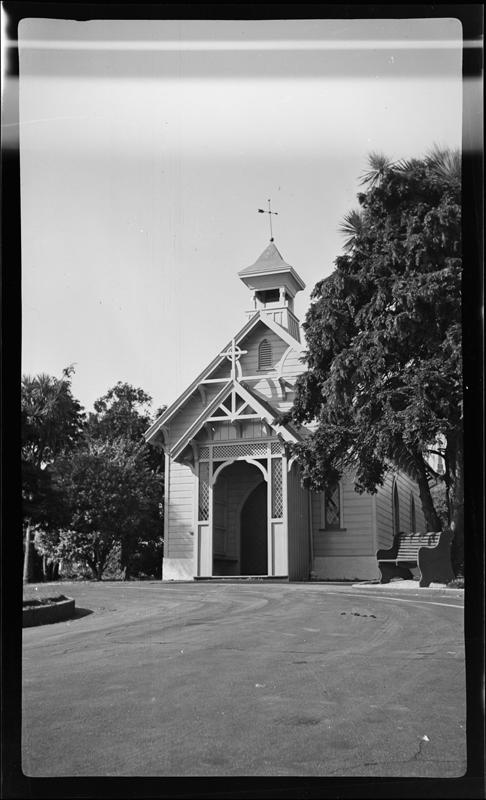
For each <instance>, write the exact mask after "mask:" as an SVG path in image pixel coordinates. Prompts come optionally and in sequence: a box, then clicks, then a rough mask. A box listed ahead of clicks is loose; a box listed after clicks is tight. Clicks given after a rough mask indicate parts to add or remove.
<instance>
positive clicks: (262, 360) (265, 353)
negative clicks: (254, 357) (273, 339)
mask: <svg viewBox="0 0 486 800" xmlns="http://www.w3.org/2000/svg"><path fill="white" fill-rule="evenodd" d="M271 366H272V345H271V344H270V342H269V341H268V339H263V340H262V341H261V342H260V345H259V347H258V369H270V368H271Z"/></svg>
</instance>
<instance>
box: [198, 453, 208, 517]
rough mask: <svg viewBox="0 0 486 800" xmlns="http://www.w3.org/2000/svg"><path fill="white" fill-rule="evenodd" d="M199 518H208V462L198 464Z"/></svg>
mask: <svg viewBox="0 0 486 800" xmlns="http://www.w3.org/2000/svg"><path fill="white" fill-rule="evenodd" d="M198 518H199V519H200V520H207V519H209V462H208V461H206V462H202V463H201V464H199V511H198Z"/></svg>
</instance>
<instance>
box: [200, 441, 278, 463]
mask: <svg viewBox="0 0 486 800" xmlns="http://www.w3.org/2000/svg"><path fill="white" fill-rule="evenodd" d="M266 455H267V443H266V442H256V443H252V442H248V443H245V444H243V443H242V444H217V445H214V447H213V458H214V459H216V458H221V459H223V460H226V459H227V458H243V457H245V456H250V457H252V458H262V456H266Z"/></svg>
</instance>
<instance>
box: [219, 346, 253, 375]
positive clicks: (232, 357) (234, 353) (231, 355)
mask: <svg viewBox="0 0 486 800" xmlns="http://www.w3.org/2000/svg"><path fill="white" fill-rule="evenodd" d="M247 352H248V350H242V349H241V348H240V347H238V345H237V344H236V343H235V340H234V339H232V340H231V347H230V349H229V350H226V352H224V353H220V354H219V355H220V356H224V357H225V358H227V359H228V361H231V377H232V378H233V380H238V378H237V377H236V362H237V361H239V360H240V358H241V356H243V355H245V353H247Z"/></svg>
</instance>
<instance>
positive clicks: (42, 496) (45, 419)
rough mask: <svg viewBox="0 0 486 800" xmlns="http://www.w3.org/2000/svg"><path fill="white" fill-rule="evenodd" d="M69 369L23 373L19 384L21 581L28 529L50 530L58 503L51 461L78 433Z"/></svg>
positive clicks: (28, 558)
mask: <svg viewBox="0 0 486 800" xmlns="http://www.w3.org/2000/svg"><path fill="white" fill-rule="evenodd" d="M73 372H74V368H73V367H72V366H70V367H67V368H66V369H64V370H63V373H62V377H61V378H55V377H53V376H51V375H46V374H44V373H42V374H40V375H37V376H35V377H31V376H29V375H24V376H23V378H22V386H21V463H22V505H23V509H22V510H23V519H24V527H25V531H26V532H25V542H26V545H25V558H24V580H29V578H30V574H31V571H32V570H31V567H32V561H33V548H32V541H31V530H32V528H33V527H35V526H38V525H42V527H43V528H45V529H52V528H56V527H57V526H58V525H59V524H60V522H61V521H62V515H63V505H62V501H61V498H60V495H59V492H58V488H57V485H56V481H55V478H54V470H53V466H54V464H55V461H56V459H57V458H59V457H60V456H62V455H63V454H65V453H66V452H68V451H69V450H71V449H72V448H73V447H74V446H75V444H76V442H77V441H78V440H79V437H80V436H81V433H82V430H83V423H84V412H83V408H82V406H81V405H80V404H79V402H78V401H77V400H76V399H75V398H74V397H73V395H72V392H71V376H72V374H73Z"/></svg>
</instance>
